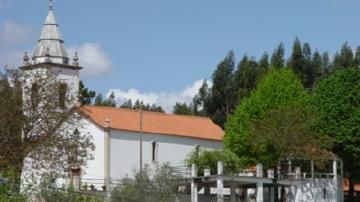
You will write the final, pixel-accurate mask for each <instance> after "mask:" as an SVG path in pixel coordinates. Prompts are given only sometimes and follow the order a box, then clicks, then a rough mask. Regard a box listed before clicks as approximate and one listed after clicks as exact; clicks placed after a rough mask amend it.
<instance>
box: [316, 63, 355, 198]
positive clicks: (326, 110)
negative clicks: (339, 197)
mask: <svg viewBox="0 0 360 202" xmlns="http://www.w3.org/2000/svg"><path fill="white" fill-rule="evenodd" d="M312 103H313V105H314V106H315V107H316V108H317V109H318V110H319V112H320V114H321V117H320V124H319V126H318V128H320V129H321V131H322V132H323V133H325V134H328V135H329V136H331V137H333V138H334V139H335V145H334V147H333V152H334V153H335V154H337V155H339V156H340V157H341V158H342V159H343V161H344V173H345V175H346V177H348V178H349V180H350V191H349V196H353V193H354V182H355V181H359V180H360V164H359V162H360V147H359V145H360V124H359V123H360V70H359V69H358V68H348V69H343V70H337V71H336V72H335V73H333V74H331V75H330V76H329V77H328V78H326V79H324V80H322V81H321V82H320V83H319V85H318V86H317V88H316V89H315V93H314V95H313V98H312Z"/></svg>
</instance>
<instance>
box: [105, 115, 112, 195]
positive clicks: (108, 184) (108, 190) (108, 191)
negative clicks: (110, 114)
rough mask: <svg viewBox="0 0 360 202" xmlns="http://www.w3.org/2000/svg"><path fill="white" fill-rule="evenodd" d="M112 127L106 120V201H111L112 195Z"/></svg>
mask: <svg viewBox="0 0 360 202" xmlns="http://www.w3.org/2000/svg"><path fill="white" fill-rule="evenodd" d="M110 140H111V127H110V120H109V119H108V118H106V119H105V129H104V141H105V145H104V146H105V147H104V148H105V152H104V155H105V165H104V171H105V172H104V173H105V187H106V196H107V197H106V199H105V201H110V194H111V188H110V187H111V177H110V161H111V157H110V155H111V148H110V146H111V141H110Z"/></svg>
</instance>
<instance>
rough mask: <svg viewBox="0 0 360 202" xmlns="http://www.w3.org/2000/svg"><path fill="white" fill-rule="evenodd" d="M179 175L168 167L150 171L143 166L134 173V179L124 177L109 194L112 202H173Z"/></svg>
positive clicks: (167, 165) (164, 166)
mask: <svg viewBox="0 0 360 202" xmlns="http://www.w3.org/2000/svg"><path fill="white" fill-rule="evenodd" d="M179 179H180V178H179V175H178V174H177V173H176V172H175V171H174V170H173V169H172V168H171V167H170V166H169V164H164V165H162V166H159V165H157V166H156V168H155V170H154V171H152V170H151V169H150V168H149V166H145V167H144V168H143V170H142V172H140V171H135V172H134V177H126V178H124V179H123V180H122V184H121V185H119V186H117V187H116V188H115V189H114V190H113V191H112V194H111V201H114V202H129V201H134V202H153V201H157V202H173V201H176V198H177V191H178V187H179Z"/></svg>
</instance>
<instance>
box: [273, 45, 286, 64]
mask: <svg viewBox="0 0 360 202" xmlns="http://www.w3.org/2000/svg"><path fill="white" fill-rule="evenodd" d="M284 54H285V48H284V44H283V43H280V44H279V46H278V47H277V48H276V49H275V50H274V53H273V54H272V56H271V62H270V66H271V67H274V68H277V69H279V68H282V67H284V64H285V60H284Z"/></svg>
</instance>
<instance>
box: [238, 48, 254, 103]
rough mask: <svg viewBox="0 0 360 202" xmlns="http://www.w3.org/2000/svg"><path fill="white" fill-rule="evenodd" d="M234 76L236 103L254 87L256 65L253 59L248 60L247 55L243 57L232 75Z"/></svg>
mask: <svg viewBox="0 0 360 202" xmlns="http://www.w3.org/2000/svg"><path fill="white" fill-rule="evenodd" d="M234 76H235V79H234V84H235V90H236V92H237V101H241V100H242V99H243V98H244V97H246V96H248V95H249V94H250V92H251V91H252V90H253V89H254V88H255V87H256V81H257V77H258V64H257V62H256V61H255V59H254V58H251V59H249V58H248V57H247V55H244V57H243V58H242V60H241V61H240V63H239V65H238V67H237V70H236V71H235V73H234Z"/></svg>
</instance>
